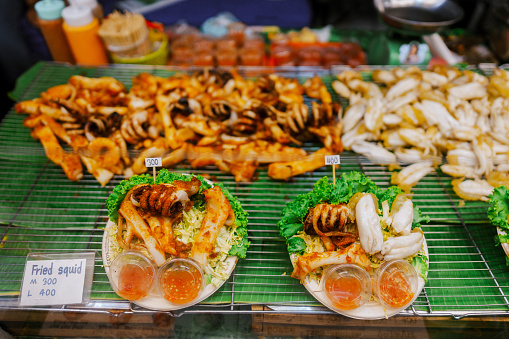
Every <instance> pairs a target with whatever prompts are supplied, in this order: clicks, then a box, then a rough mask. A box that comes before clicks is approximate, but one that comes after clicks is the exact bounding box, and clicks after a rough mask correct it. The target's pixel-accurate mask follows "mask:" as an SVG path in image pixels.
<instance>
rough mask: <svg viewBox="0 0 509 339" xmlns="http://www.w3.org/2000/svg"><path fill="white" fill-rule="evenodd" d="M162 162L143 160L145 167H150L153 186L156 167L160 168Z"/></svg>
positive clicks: (158, 160)
mask: <svg viewBox="0 0 509 339" xmlns="http://www.w3.org/2000/svg"><path fill="white" fill-rule="evenodd" d="M162 164H163V161H162V160H161V158H145V167H147V168H148V167H152V174H153V176H154V185H155V184H156V167H161V166H162Z"/></svg>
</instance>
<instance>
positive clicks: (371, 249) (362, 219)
mask: <svg viewBox="0 0 509 339" xmlns="http://www.w3.org/2000/svg"><path fill="white" fill-rule="evenodd" d="M355 215H356V219H355V220H356V221H357V229H358V231H359V238H360V241H361V247H362V249H363V250H364V251H365V252H366V253H368V254H375V253H378V252H380V250H381V249H382V244H383V241H384V238H383V234H382V227H381V226H380V217H379V216H378V213H377V211H376V208H375V203H374V202H373V198H372V197H371V195H370V194H366V195H365V196H363V197H362V198H360V199H359V202H358V203H357V206H355Z"/></svg>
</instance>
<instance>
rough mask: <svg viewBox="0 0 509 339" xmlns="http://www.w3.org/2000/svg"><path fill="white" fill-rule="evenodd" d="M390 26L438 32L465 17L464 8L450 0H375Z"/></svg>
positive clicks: (419, 31) (382, 16)
mask: <svg viewBox="0 0 509 339" xmlns="http://www.w3.org/2000/svg"><path fill="white" fill-rule="evenodd" d="M374 4H375V8H376V9H377V10H378V12H379V13H380V16H381V18H382V19H383V20H384V21H385V22H386V23H387V24H388V25H390V26H392V27H395V28H398V29H402V30H407V31H412V32H418V33H422V34H431V33H436V32H438V31H439V30H441V29H442V28H445V27H448V26H450V25H452V24H454V23H456V22H458V21H460V20H461V19H462V18H463V9H462V8H461V7H460V6H458V4H456V3H455V2H452V1H448V0H374Z"/></svg>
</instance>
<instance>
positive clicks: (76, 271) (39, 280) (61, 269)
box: [19, 259, 86, 306]
mask: <svg viewBox="0 0 509 339" xmlns="http://www.w3.org/2000/svg"><path fill="white" fill-rule="evenodd" d="M85 271H86V259H71V260H33V261H27V264H26V266H25V274H24V275H23V284H22V288H21V294H20V302H19V305H20V306H41V305H67V304H81V303H82V302H83V288H84V282H85Z"/></svg>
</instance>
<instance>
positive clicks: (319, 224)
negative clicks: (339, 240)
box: [304, 204, 349, 237]
mask: <svg viewBox="0 0 509 339" xmlns="http://www.w3.org/2000/svg"><path fill="white" fill-rule="evenodd" d="M348 214H349V209H348V207H347V206H346V205H345V204H337V205H332V204H318V205H316V206H315V207H314V208H310V209H309V210H308V214H307V216H306V219H305V220H304V229H305V231H306V233H307V234H311V235H314V234H316V235H319V236H322V237H324V236H326V237H330V236H344V235H346V232H343V230H344V228H345V225H346V223H347V221H348Z"/></svg>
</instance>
